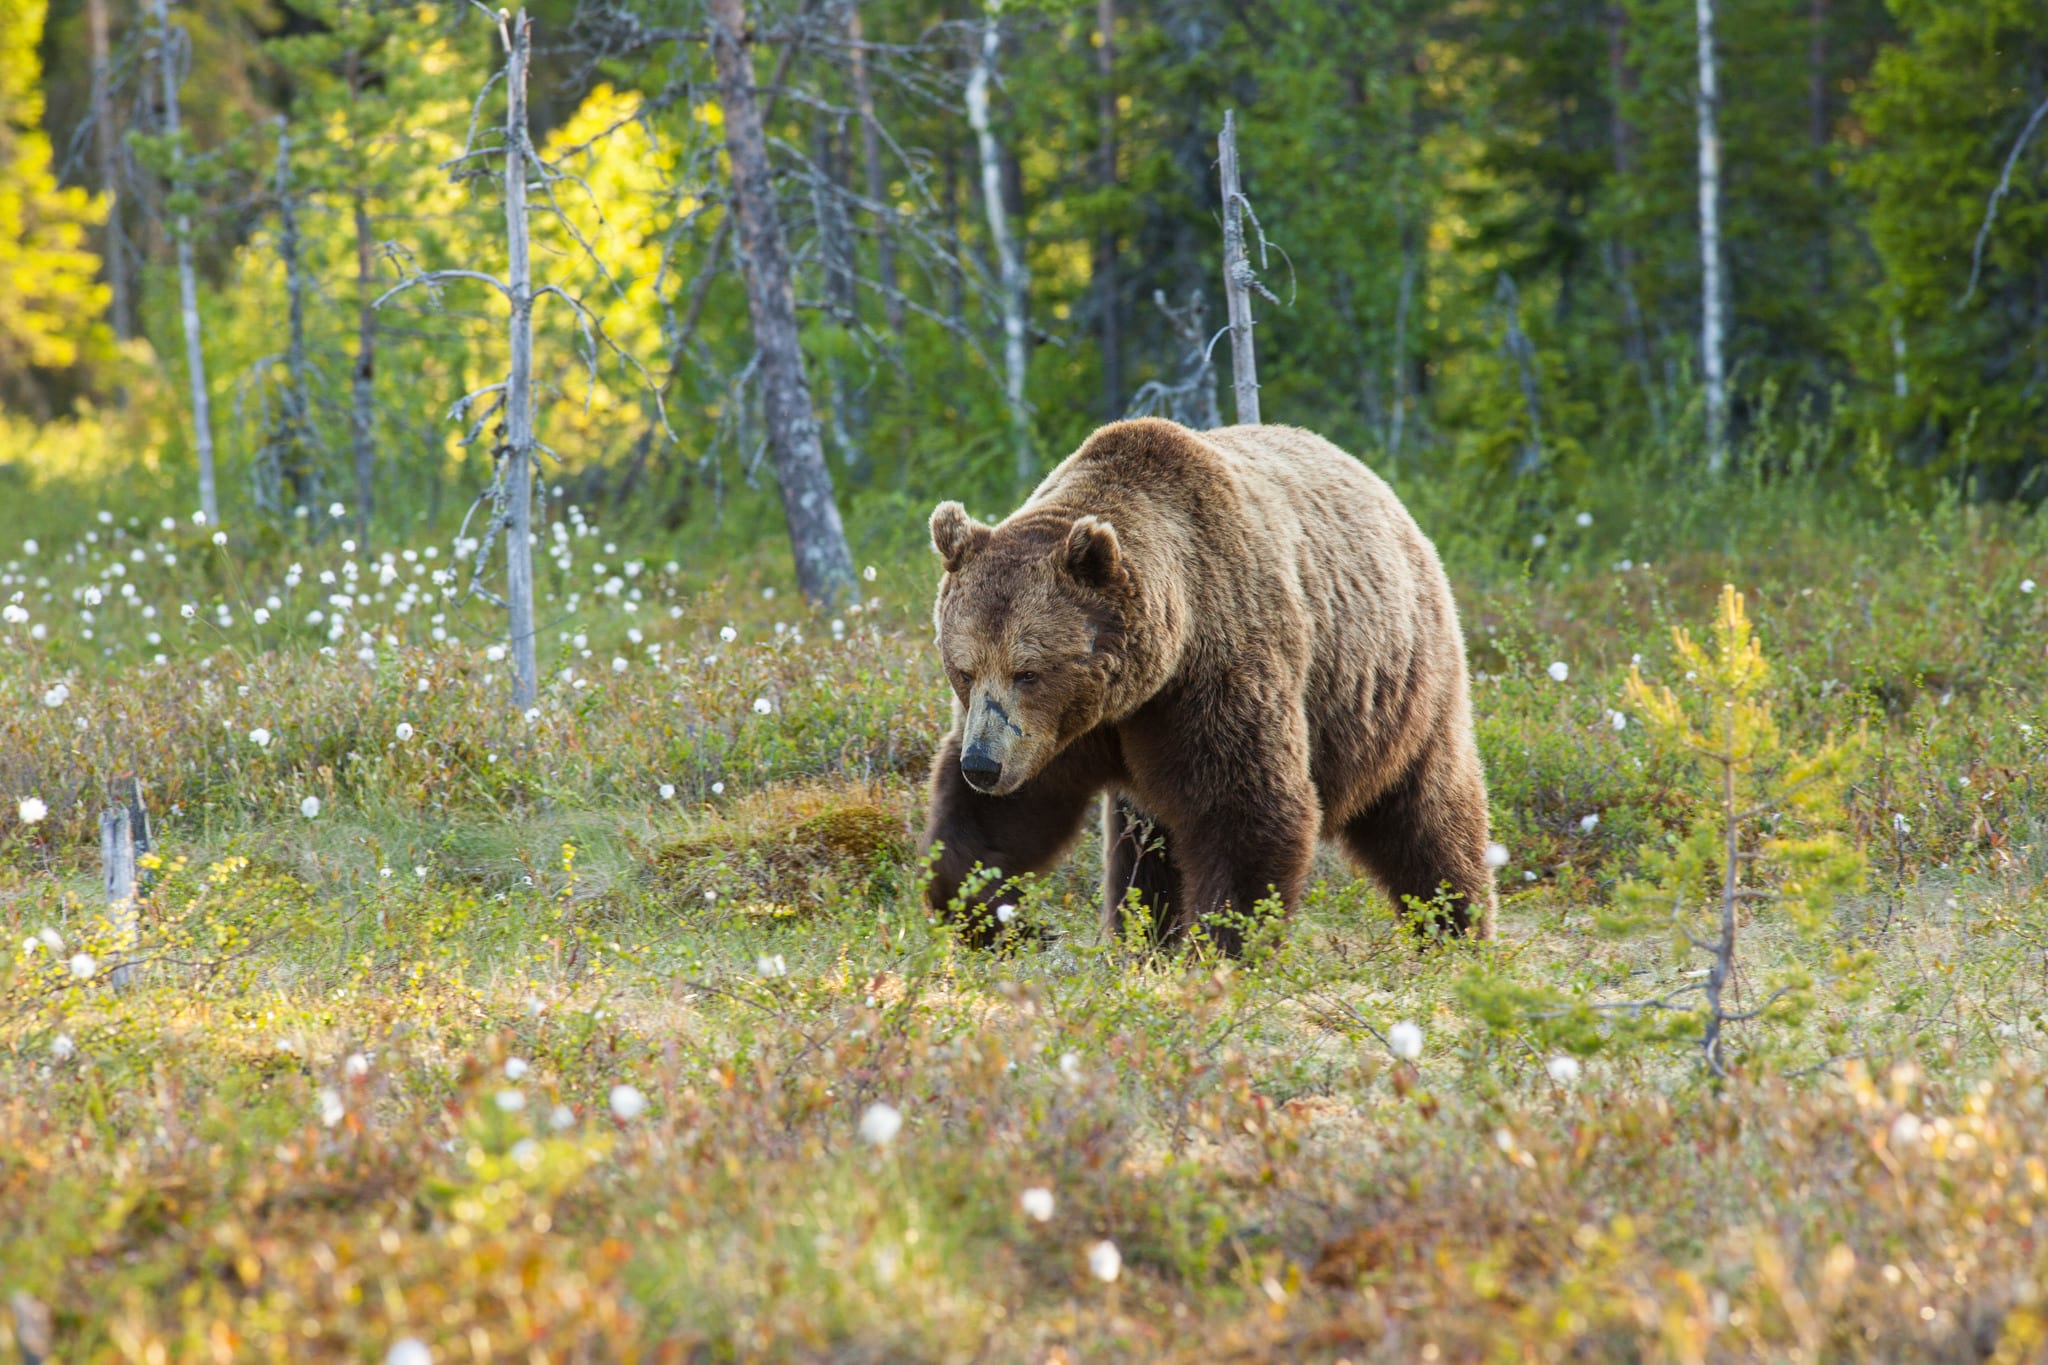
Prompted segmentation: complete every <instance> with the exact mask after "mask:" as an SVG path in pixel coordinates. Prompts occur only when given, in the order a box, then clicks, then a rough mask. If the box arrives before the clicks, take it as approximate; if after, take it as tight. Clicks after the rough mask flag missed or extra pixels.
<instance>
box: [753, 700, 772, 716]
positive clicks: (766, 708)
mask: <svg viewBox="0 0 2048 1365" xmlns="http://www.w3.org/2000/svg"><path fill="white" fill-rule="evenodd" d="M774 709H775V703H774V702H772V701H770V700H768V699H767V698H766V697H756V698H754V714H755V715H757V716H765V715H767V714H769V713H770V712H772V711H773V710H774Z"/></svg>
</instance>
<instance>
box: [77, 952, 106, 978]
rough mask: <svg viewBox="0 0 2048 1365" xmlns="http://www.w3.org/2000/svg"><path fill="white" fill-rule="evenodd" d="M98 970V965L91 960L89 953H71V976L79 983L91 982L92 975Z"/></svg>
mask: <svg viewBox="0 0 2048 1365" xmlns="http://www.w3.org/2000/svg"><path fill="white" fill-rule="evenodd" d="M99 969H100V964H99V963H97V962H95V961H93V960H92V954H91V953H73V954H72V955H71V974H72V975H73V976H75V977H77V978H78V979H79V980H80V981H90V980H92V978H93V973H95V972H97V971H98V970H99Z"/></svg>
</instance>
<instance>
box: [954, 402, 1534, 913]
mask: <svg viewBox="0 0 2048 1365" xmlns="http://www.w3.org/2000/svg"><path fill="white" fill-rule="evenodd" d="M931 531H932V544H933V546H934V548H936V549H937V550H938V552H939V555H940V558H941V559H942V560H943V561H944V563H945V574H944V577H943V578H942V579H941V580H940V583H939V593H938V601H937V604H936V606H935V608H934V611H933V621H934V625H935V627H936V629H937V634H938V644H939V652H940V655H941V658H942V661H943V662H944V664H945V668H946V676H947V678H948V679H949V680H950V681H951V683H952V686H953V690H954V693H955V697H956V704H955V706H954V718H953V726H952V731H951V733H950V734H949V735H948V736H947V738H946V740H945V742H944V743H943V744H942V745H941V746H940V749H939V753H938V756H937V759H936V761H935V763H934V766H933V769H932V777H931V816H930V823H929V825H928V826H927V829H926V847H927V848H930V847H931V846H932V845H933V844H937V845H939V846H940V848H941V852H940V855H939V857H938V860H937V863H936V865H935V868H934V875H933V877H932V880H931V883H930V886H929V891H928V895H929V899H930V902H931V904H932V905H933V907H934V908H936V909H939V910H940V911H942V912H945V911H951V910H957V911H959V912H960V913H961V916H962V920H963V925H964V928H965V929H966V931H967V932H968V933H969V935H970V937H972V938H974V939H976V940H978V941H986V940H987V939H988V938H990V937H993V936H994V935H996V934H997V933H999V932H1002V930H1000V929H999V928H998V923H997V921H998V920H1008V919H1010V918H1012V916H1011V915H1010V914H1003V913H999V912H1000V911H1002V910H1003V909H1004V908H1005V907H1004V904H1003V884H1004V882H1005V881H1006V879H1008V878H1011V877H1016V876H1021V875H1023V874H1026V873H1031V872H1037V871H1040V870H1042V869H1044V868H1046V867H1048V866H1050V865H1051V864H1052V863H1053V862H1055V861H1056V860H1057V859H1058V858H1059V857H1060V856H1061V854H1062V853H1064V852H1065V851H1066V849H1067V848H1068V847H1069V846H1070V845H1071V844H1072V843H1073V841H1074V840H1075V838H1076V837H1077V836H1078V835H1079V833H1080V831H1081V827H1082V823H1083V821H1084V820H1085V819H1086V818H1087V816H1088V812H1089V809H1090V807H1091V804H1092V803H1093V800H1094V798H1095V797H1096V796H1097V795H1098V794H1100V793H1104V792H1108V793H1111V794H1112V796H1113V797H1115V798H1122V799H1123V802H1127V803H1128V805H1127V806H1121V807H1120V803H1119V802H1117V801H1115V800H1111V801H1108V802H1105V804H1104V810H1105V829H1104V848H1105V858H1104V862H1105V870H1104V883H1105V884H1104V901H1105V905H1104V913H1105V917H1106V924H1107V926H1108V927H1109V928H1110V929H1111V930H1112V931H1115V930H1116V929H1117V928H1118V927H1119V926H1120V924H1121V919H1120V913H1121V907H1122V906H1123V904H1124V903H1125V892H1126V890H1127V888H1129V887H1132V886H1135V887H1137V888H1138V889H1139V892H1140V897H1141V899H1142V900H1143V902H1144V903H1145V905H1146V907H1147V909H1148V911H1150V913H1151V916H1152V924H1153V927H1154V930H1155V932H1157V933H1158V934H1159V935H1160V937H1161V938H1162V939H1163V940H1164V941H1169V942H1170V941H1173V940H1177V939H1179V938H1181V937H1183V936H1184V935H1186V934H1187V933H1188V931H1189V930H1191V929H1192V928H1194V927H1195V926H1196V925H1201V926H1203V928H1204V931H1205V932H1206V933H1207V934H1208V936H1209V937H1210V938H1211V939H1212V940H1213V941H1215V942H1216V943H1217V944H1218V945H1219V946H1220V947H1222V948H1223V949H1224V950H1225V951H1227V952H1236V951H1239V950H1240V949H1241V948H1242V937H1241V925H1242V922H1243V919H1244V917H1245V915H1246V914H1248V913H1249V912H1250V911H1251V910H1252V908H1253V906H1254V905H1255V904H1256V903H1257V902H1259V901H1261V900H1264V899H1266V898H1268V897H1271V896H1274V895H1276V894H1277V896H1278V897H1279V899H1280V901H1281V903H1282V904H1283V905H1284V906H1288V907H1291V906H1292V905H1293V904H1294V903H1295V901H1296V900H1297V899H1298V898H1299V896H1300V894H1301V891H1302V888H1303V884H1304V882H1305V881H1306V879H1307V876H1308V871H1309V862H1310V857H1311V854H1312V853H1313V850H1314V847H1315V842H1316V839H1317V837H1318V835H1319V834H1320V835H1323V836H1326V837H1329V838H1332V839H1335V840H1337V841H1338V842H1340V843H1341V844H1343V845H1344V846H1345V847H1346V848H1347V849H1348V850H1349V851H1350V852H1351V853H1352V855H1353V856H1354V857H1356V858H1357V859H1358V860H1359V861H1360V862H1361V863H1363V864H1364V865H1365V867H1366V868H1367V870H1368V871H1370V872H1371V873H1372V874H1373V875H1374V876H1375V877H1376V878H1377V880H1378V881H1379V882H1380V884H1381V885H1382V886H1383V887H1384V888H1385V889H1386V890H1387V892H1388V893H1389V894H1390V895H1392V896H1394V897H1395V898H1396V899H1397V903H1400V898H1403V897H1411V896H1412V897H1415V898H1417V899H1418V900H1421V901H1431V900H1433V899H1435V898H1436V897H1438V896H1439V893H1440V892H1446V891H1447V893H1448V894H1447V897H1446V899H1445V900H1443V901H1441V902H1438V903H1439V904H1440V905H1441V906H1442V907H1443V910H1442V914H1443V916H1444V917H1445V920H1446V922H1447V924H1448V925H1449V926H1452V927H1455V928H1456V929H1457V930H1459V931H1462V932H1470V933H1473V934H1477V935H1481V936H1484V935H1486V934H1489V933H1490V932H1491V927H1492V917H1493V906H1494V891H1493V875H1492V872H1491V871H1490V870H1489V869H1488V867H1487V864H1486V847H1487V816H1486V783H1485V779H1484V777H1483V776H1482V774H1481V772H1480V767H1479V754H1478V751H1477V749H1476V748H1475V747H1474V745H1473V741H1472V713H1471V702H1470V698H1469V696H1468V689H1467V683H1466V674H1465V651H1464V643H1463V640H1462V638H1461V637H1460V635H1459V630H1458V612H1457V607H1456V605H1455V604H1454V603H1453V602H1452V600H1451V588H1450V583H1449V581H1448V580H1447V579H1446V578H1445V577H1444V571H1443V566H1442V565H1441V564H1440V563H1439V562H1438V560H1437V556H1436V551H1435V549H1434V548H1433V547H1432V546H1431V545H1430V543H1429V541H1428V540H1427V539H1426V538H1425V537H1424V536H1423V534H1422V532H1421V530H1420V529H1419V528H1418V527H1417V526H1416V525H1415V522H1414V519H1413V518H1411V517H1410V516H1409V515H1408V511H1407V509H1406V508H1404V507H1403V506H1402V505H1401V503H1400V501H1399V499H1397V498H1396V497H1395V496H1394V493H1393V491H1392V490H1391V489H1389V488H1388V487H1387V485H1386V484H1385V483H1383V482H1381V481H1380V479H1379V478H1378V477H1377V476H1375V475H1374V474H1373V473H1371V471H1369V470H1367V469H1366V468H1365V466H1364V465H1362V464H1360V463H1359V462H1358V461H1357V460H1355V459H1353V458H1351V457H1350V456H1349V455H1346V454H1345V453H1344V452H1343V451H1341V450H1339V449H1337V448H1336V447H1335V446H1333V445H1331V444H1330V443H1329V442H1328V441H1325V440H1323V439H1322V438H1321V437H1318V436H1315V435H1312V434H1310V433H1309V432H1306V431H1301V430H1297V429H1295V428H1292V427H1280V426H1255V427H1225V428H1223V429H1221V430H1217V431H1208V432H1202V433H1199V434H1198V433H1196V432H1193V431H1190V430H1188V429H1186V428H1185V427H1181V426H1177V425H1175V424H1174V423H1171V422H1163V421H1157V420H1150V419H1147V420H1141V421H1132V422H1117V423H1113V424H1111V425H1109V426H1106V427H1103V428H1102V429H1100V430H1099V431H1097V432H1096V433H1095V434H1094V435H1093V436H1091V437H1090V438H1089V439H1088V441H1087V443H1086V444H1084V445H1083V446H1082V447H1081V449H1080V450H1078V451H1076V452H1075V453H1074V454H1073V455H1072V456H1070V457H1069V458H1068V459H1067V460H1066V461H1065V462H1064V463H1063V464H1061V465H1060V467H1059V468H1058V469H1055V470H1054V471H1053V472H1052V473H1051V475H1049V476H1048V477H1047V478H1046V480H1045V482H1044V483H1042V484H1040V485H1039V486H1038V489H1037V491H1036V492H1034V493H1033V494H1032V495H1031V497H1030V498H1029V500H1027V501H1026V502H1025V504H1024V506H1023V507H1021V508H1019V509H1018V510H1017V512H1015V513H1014V514H1013V515H1011V516H1010V517H1009V518H1008V519H1007V520H1005V521H1003V522H1002V523H1001V524H1000V525H997V526H993V527H991V526H985V525H982V524H980V523H978V522H976V521H974V520H973V519H972V518H970V517H969V516H968V515H967V513H966V511H965V510H964V509H963V508H962V507H961V506H960V504H959V503H956V502H948V503H942V504H940V506H939V508H938V510H937V511H935V512H934V513H933V514H932V521H931ZM1130 807H1135V808H1136V811H1141V812H1143V816H1142V817H1137V816H1135V814H1134V813H1131V812H1130V811H1129V808H1130ZM1134 824H1150V825H1151V826H1152V829H1153V831H1155V832H1156V834H1157V835H1158V836H1159V837H1156V838H1154V837H1145V836H1144V835H1143V834H1142V833H1141V832H1140V831H1138V830H1134V829H1132V828H1130V826H1132V825H1134ZM977 867H980V868H983V869H994V870H996V873H997V874H996V875H994V876H992V877H983V878H982V879H980V881H979V882H978V883H977V884H976V885H975V886H974V887H971V888H970V889H969V891H968V894H967V895H966V896H964V897H962V896H961V890H962V886H963V883H965V882H967V880H968V879H969V878H970V876H971V875H972V874H973V873H974V870H975V869H976V868H977ZM956 902H957V903H956Z"/></svg>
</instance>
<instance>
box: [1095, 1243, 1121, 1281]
mask: <svg viewBox="0 0 2048 1365" xmlns="http://www.w3.org/2000/svg"><path fill="white" fill-rule="evenodd" d="M1088 1273H1089V1274H1090V1275H1093V1276H1094V1277H1095V1278H1096V1279H1098V1280H1100V1281H1102V1282H1103V1283H1104V1284H1115V1283H1116V1277H1117V1276H1119V1275H1121V1274H1123V1273H1124V1254H1123V1253H1122V1252H1121V1251H1118V1250H1117V1249H1116V1243H1115V1242H1112V1241H1110V1240H1109V1239H1108V1238H1106V1237H1105V1238H1103V1239H1102V1240H1101V1241H1099V1242H1097V1243H1095V1244H1094V1245H1093V1246H1091V1247H1089V1248H1088Z"/></svg>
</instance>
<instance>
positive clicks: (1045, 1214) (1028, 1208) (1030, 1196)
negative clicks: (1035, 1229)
mask: <svg viewBox="0 0 2048 1365" xmlns="http://www.w3.org/2000/svg"><path fill="white" fill-rule="evenodd" d="M1017 1207H1018V1208H1021V1209H1023V1210H1024V1216H1025V1217H1027V1218H1029V1219H1030V1220H1031V1221H1032V1222H1034V1223H1050V1222H1051V1221H1052V1210H1053V1199H1052V1191H1051V1190H1048V1189H1046V1188H1045V1187H1044V1186H1043V1185H1033V1186H1032V1187H1031V1188H1030V1189H1028V1190H1026V1191H1024V1193H1022V1194H1020V1195H1018V1196H1017Z"/></svg>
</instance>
